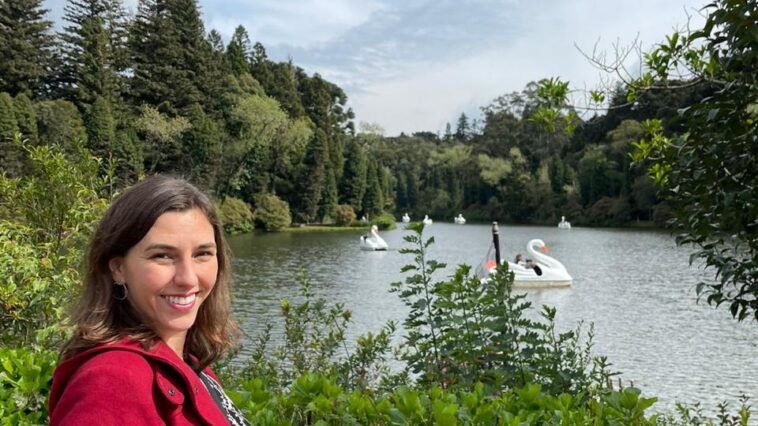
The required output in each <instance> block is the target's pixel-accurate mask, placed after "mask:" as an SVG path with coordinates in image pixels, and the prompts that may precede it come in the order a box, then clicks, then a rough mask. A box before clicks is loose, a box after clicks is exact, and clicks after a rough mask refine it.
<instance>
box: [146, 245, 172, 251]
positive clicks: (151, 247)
mask: <svg viewBox="0 0 758 426" xmlns="http://www.w3.org/2000/svg"><path fill="white" fill-rule="evenodd" d="M145 250H146V251H147V250H176V247H174V246H172V245H170V244H161V243H155V244H150V245H149V246H147V247H145Z"/></svg>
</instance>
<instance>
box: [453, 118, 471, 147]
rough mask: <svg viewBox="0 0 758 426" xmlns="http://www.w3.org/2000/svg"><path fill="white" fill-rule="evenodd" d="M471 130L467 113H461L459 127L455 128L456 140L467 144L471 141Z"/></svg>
mask: <svg viewBox="0 0 758 426" xmlns="http://www.w3.org/2000/svg"><path fill="white" fill-rule="evenodd" d="M470 133H471V128H470V126H469V122H468V117H466V114H465V113H461V115H460V117H458V125H457V126H456V128H455V138H456V139H458V140H459V141H461V142H466V141H467V140H468V139H469V135H470Z"/></svg>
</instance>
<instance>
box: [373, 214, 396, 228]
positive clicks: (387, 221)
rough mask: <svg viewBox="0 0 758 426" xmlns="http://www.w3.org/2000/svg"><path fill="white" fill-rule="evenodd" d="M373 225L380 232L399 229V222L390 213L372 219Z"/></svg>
mask: <svg viewBox="0 0 758 426" xmlns="http://www.w3.org/2000/svg"><path fill="white" fill-rule="evenodd" d="M371 224H372V225H376V227H377V228H379V229H380V230H382V231H384V230H388V229H395V227H397V221H396V219H395V216H392V214H390V213H384V214H380V215H379V216H374V217H372V218H371Z"/></svg>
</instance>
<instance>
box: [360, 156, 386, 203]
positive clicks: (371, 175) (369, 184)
mask: <svg viewBox="0 0 758 426" xmlns="http://www.w3.org/2000/svg"><path fill="white" fill-rule="evenodd" d="M379 167H381V166H380V165H378V164H377V163H376V161H375V160H373V159H370V160H369V161H368V167H367V171H366V195H365V196H364V198H363V210H364V211H365V212H366V213H369V214H370V215H378V214H381V213H382V212H383V208H384V199H383V197H382V186H381V182H380V181H379V172H378V170H377V169H378V168H379Z"/></svg>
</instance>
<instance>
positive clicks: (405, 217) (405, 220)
mask: <svg viewBox="0 0 758 426" xmlns="http://www.w3.org/2000/svg"><path fill="white" fill-rule="evenodd" d="M410 221H411V217H410V216H408V213H406V214H404V215H403V223H408V222H410Z"/></svg>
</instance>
